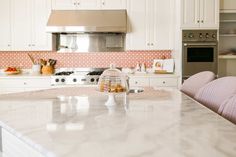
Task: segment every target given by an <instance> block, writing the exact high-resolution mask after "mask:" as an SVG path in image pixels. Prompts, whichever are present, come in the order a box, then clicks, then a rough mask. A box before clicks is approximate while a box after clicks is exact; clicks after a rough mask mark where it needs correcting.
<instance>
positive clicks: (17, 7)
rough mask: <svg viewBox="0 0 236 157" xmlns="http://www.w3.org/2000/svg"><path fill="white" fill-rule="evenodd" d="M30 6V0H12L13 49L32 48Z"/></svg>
mask: <svg viewBox="0 0 236 157" xmlns="http://www.w3.org/2000/svg"><path fill="white" fill-rule="evenodd" d="M30 7H31V1H30V0H21V1H19V0H11V21H12V25H11V29H12V50H15V51H21V50H30V44H31V37H30V35H31V23H30V22H31V16H32V15H31V14H30Z"/></svg>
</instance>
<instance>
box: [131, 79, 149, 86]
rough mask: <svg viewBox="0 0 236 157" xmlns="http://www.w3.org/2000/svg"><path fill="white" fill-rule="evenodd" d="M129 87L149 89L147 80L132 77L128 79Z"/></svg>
mask: <svg viewBox="0 0 236 157" xmlns="http://www.w3.org/2000/svg"><path fill="white" fill-rule="evenodd" d="M129 86H130V87H149V78H142V77H140V78H139V77H134V78H130V79H129Z"/></svg>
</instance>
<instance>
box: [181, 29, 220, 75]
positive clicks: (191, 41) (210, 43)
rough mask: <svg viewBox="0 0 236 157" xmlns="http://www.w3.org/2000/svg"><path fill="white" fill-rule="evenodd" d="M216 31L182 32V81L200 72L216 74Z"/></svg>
mask: <svg viewBox="0 0 236 157" xmlns="http://www.w3.org/2000/svg"><path fill="white" fill-rule="evenodd" d="M217 43H218V41H217V30H183V59H182V62H183V63H182V66H183V72H182V75H183V79H186V78H188V77H190V76H191V75H194V74H196V73H198V72H201V71H212V72H214V73H215V74H217Z"/></svg>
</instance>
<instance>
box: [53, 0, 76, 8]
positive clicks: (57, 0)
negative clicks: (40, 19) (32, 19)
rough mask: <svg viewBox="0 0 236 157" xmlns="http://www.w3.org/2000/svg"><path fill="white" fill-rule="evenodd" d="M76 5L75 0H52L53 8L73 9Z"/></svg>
mask: <svg viewBox="0 0 236 157" xmlns="http://www.w3.org/2000/svg"><path fill="white" fill-rule="evenodd" d="M77 5H78V2H77V0H52V9H53V10H75V9H76V7H77Z"/></svg>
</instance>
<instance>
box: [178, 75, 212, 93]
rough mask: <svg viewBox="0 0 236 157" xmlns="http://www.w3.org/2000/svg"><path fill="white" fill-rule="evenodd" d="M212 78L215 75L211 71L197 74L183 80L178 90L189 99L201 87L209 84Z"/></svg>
mask: <svg viewBox="0 0 236 157" xmlns="http://www.w3.org/2000/svg"><path fill="white" fill-rule="evenodd" d="M214 78H215V74H214V73H213V72H211V71H203V72H200V73H197V74H195V75H193V76H191V77H189V78H188V79H187V80H185V81H184V83H183V85H182V87H181V89H180V90H181V91H182V92H183V93H185V94H187V95H189V96H190V97H194V96H195V94H196V93H197V92H198V90H199V89H200V88H201V87H202V86H204V85H205V84H207V83H209V82H211V81H212V80H214Z"/></svg>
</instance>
